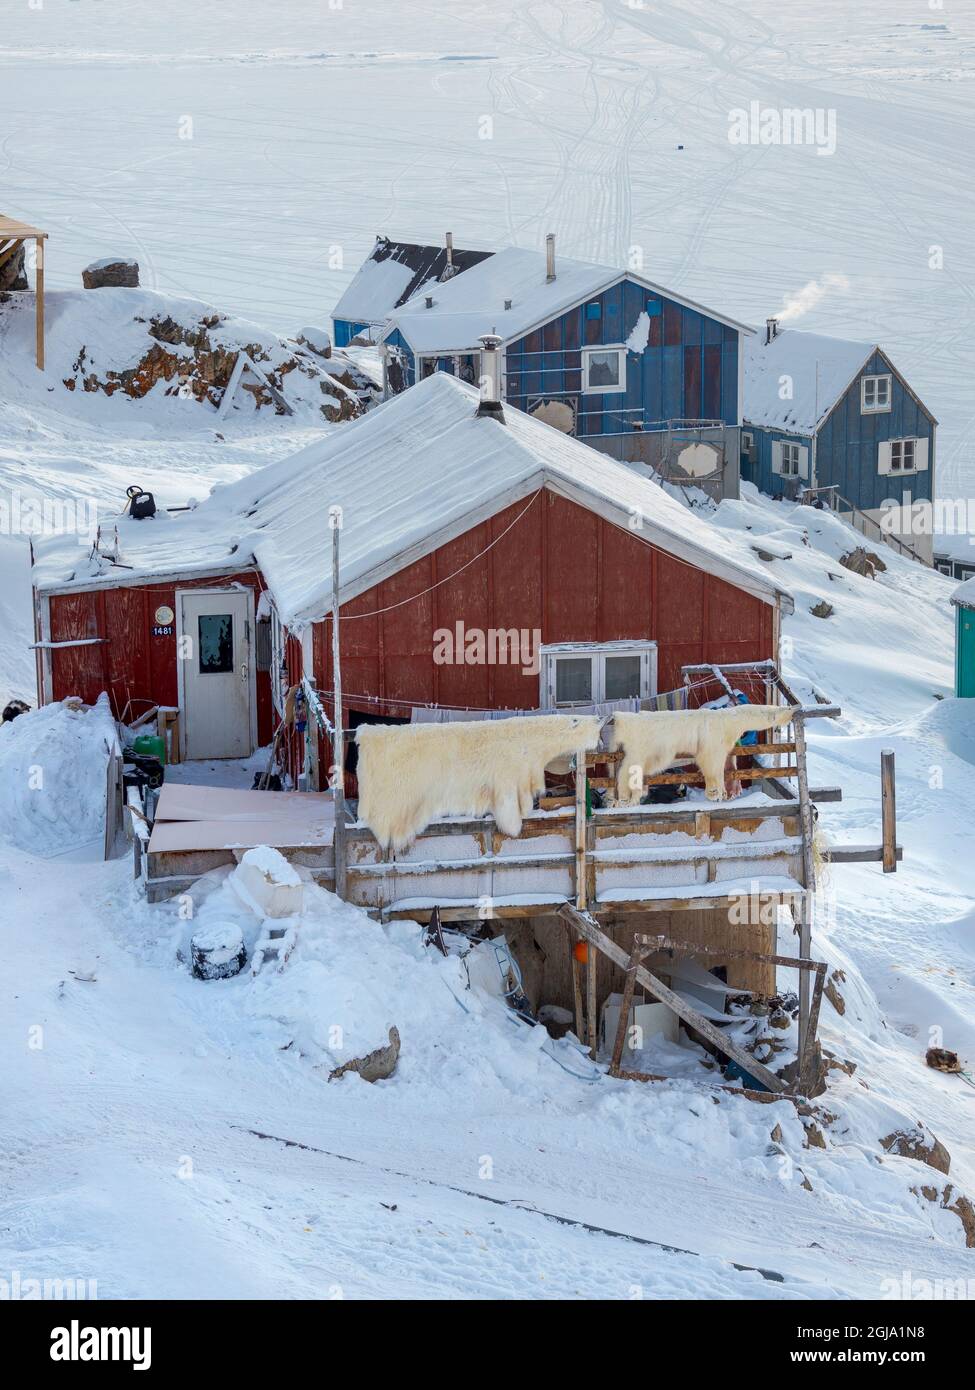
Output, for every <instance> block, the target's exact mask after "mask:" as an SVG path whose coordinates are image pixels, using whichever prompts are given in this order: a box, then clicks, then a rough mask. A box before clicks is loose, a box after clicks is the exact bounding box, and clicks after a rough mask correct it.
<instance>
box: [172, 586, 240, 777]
mask: <svg viewBox="0 0 975 1390" xmlns="http://www.w3.org/2000/svg"><path fill="white" fill-rule="evenodd" d="M214 594H232V595H234V597H240V595H241V594H243V595H244V597H245V598H246V600H247V618H246V623H247V627H246V628H245V630H244V645H245V648H246V651H247V702H248V705H249V707H250V721H249V722H250V728H249V737H250V745H251V746H250V753H248V754H247V756H248V757H250V755H251V753H253V752H254V751H255V749H256V748H257V671H256V668H255V655H256V645H255V638H256V635H257V634H256V632H255V629H254V621H255V619H254V590H253V589H252V588H251V586H250V585H249V584H219V585H216V586H215V587H214V588H212V589H205V588H203V586H202V585H194V587H193V588H191V589H177V590H176V700H177V703H178V704H179V708H180V713H181V714H182V717H183V740H184V744H185V741H186V733H187V728H188V722H189V721H188V720H187V717H186V683H185V680H184V671H185V664H184V662H183V659H182V658H181V656H180V647H181V645H182V640H183V598H184V596H185V595H189V597H191V598H194V597H195V598H199V597H201V596H202V595H206V596H208V597H210V596H212V595H214Z"/></svg>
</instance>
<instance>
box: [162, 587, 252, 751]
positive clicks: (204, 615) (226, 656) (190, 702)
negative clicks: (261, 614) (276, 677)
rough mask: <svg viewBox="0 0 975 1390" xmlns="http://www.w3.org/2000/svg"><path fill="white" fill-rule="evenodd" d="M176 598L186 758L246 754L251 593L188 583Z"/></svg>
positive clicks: (250, 704) (249, 706)
mask: <svg viewBox="0 0 975 1390" xmlns="http://www.w3.org/2000/svg"><path fill="white" fill-rule="evenodd" d="M177 601H178V603H179V616H180V623H179V633H180V637H181V639H182V640H181V641H180V644H179V668H180V703H181V705H182V710H183V719H182V723H183V749H184V752H183V756H184V757H185V758H246V757H249V756H250V754H251V753H252V752H253V745H252V742H251V710H252V698H253V697H252V693H251V692H252V685H253V672H252V666H253V660H252V657H251V633H252V631H253V617H254V615H253V607H254V598H253V595H252V594H251V593H250V591H249V590H244V589H193V590H184V591H183V592H182V593H178V594H177Z"/></svg>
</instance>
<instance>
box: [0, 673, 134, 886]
mask: <svg viewBox="0 0 975 1390" xmlns="http://www.w3.org/2000/svg"><path fill="white" fill-rule="evenodd" d="M114 742H115V723H114V720H113V719H112V716H111V712H110V711H109V708H108V701H107V700H106V698H105V697H104V696H102V697H101V699H100V700H99V702H98V704H97V705H95V706H94V707H93V708H89V707H87V706H82V707H80V708H73V707H72V706H71V705H70V704H68V703H67V702H65V703H62V704H55V705H47V706H46V707H45V708H44V709H39V710H33V711H31V712H30V713H28V714H22V715H20V717H19V718H18V719H15V720H13V721H12V722H11V723H7V724H0V841H5V842H6V843H8V844H10V845H13V846H16V847H17V848H18V849H23V850H29V851H30V852H31V853H32V854H37V855H40V856H42V857H45V856H50V855H56V854H63V853H65V852H66V851H69V850H75V849H80V848H81V847H82V846H84V845H86V844H89V843H91V842H92V841H97V843H98V847H99V849H100V848H101V845H102V841H103V837H104V828H105V799H106V773H107V765H108V753H109V750H110V749H111V747H112V746H113V745H114ZM96 857H97V858H101V854H100V853H99V854H98V855H97V856H96Z"/></svg>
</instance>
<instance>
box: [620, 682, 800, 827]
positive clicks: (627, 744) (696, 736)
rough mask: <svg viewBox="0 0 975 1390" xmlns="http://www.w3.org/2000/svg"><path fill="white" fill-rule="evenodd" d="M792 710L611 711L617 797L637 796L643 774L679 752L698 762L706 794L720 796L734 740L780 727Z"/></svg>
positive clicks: (660, 767) (649, 774)
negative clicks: (617, 755)
mask: <svg viewBox="0 0 975 1390" xmlns="http://www.w3.org/2000/svg"><path fill="white" fill-rule="evenodd" d="M793 713H794V711H793V710H792V709H791V708H790V707H789V706H788V705H785V706H782V705H735V706H733V707H731V708H730V709H700V710H662V711H659V712H657V713H650V714H615V715H614V716H613V743H612V746H613V748H614V749H617V748H622V749H623V750H624V752H625V756H624V758H623V760H622V761H621V762H620V764H619V766H618V768H617V770H616V795H617V798H618V800H620V801H623V802H631V803H632V802H637V801H639V800H640V799H641V798H642V796H643V778H644V777H652V776H653V775H654V773H656V772H663V771H664V769H665V768H668V767H671V766H672V765H673V764H674V763H675V762H677V761H678V759H679V757H680V755H681V754H684V755H685V756H686V757H688V758H693V759H694V761H695V763H697V766H698V768H699V770H700V772H701V775H702V776H703V778H704V784H705V794H706V796H707V797H708V799H709V800H710V801H722V800H724V772H725V764H726V763H727V760H728V755H729V754H730V753H731V752H732V751H733V749H734V747H735V744H736V743H737V742H738V740H739V739H740V738H741V737H742V736H743V735H744V734H748V733H754V732H757V731H758V730H759V729H780V728H782V726H783V725H784V724H788V723H789V722H790V721H791V719H792V716H793ZM744 751H746V752H747V749H746V750H744ZM637 769H639V771H637Z"/></svg>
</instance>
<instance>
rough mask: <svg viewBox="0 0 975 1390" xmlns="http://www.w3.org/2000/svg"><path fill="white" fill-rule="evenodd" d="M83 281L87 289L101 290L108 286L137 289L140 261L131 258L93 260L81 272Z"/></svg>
mask: <svg viewBox="0 0 975 1390" xmlns="http://www.w3.org/2000/svg"><path fill="white" fill-rule="evenodd" d="M81 283H82V284H83V285H84V287H85V289H86V290H100V289H104V288H106V287H109V288H116V289H126V290H135V289H138V288H139V263H138V261H130V260H112V259H111V258H109V259H108V260H104V261H93V262H92V263H91V265H89V266H86V267H85V269H84V270H83V271H82V272H81Z"/></svg>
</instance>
